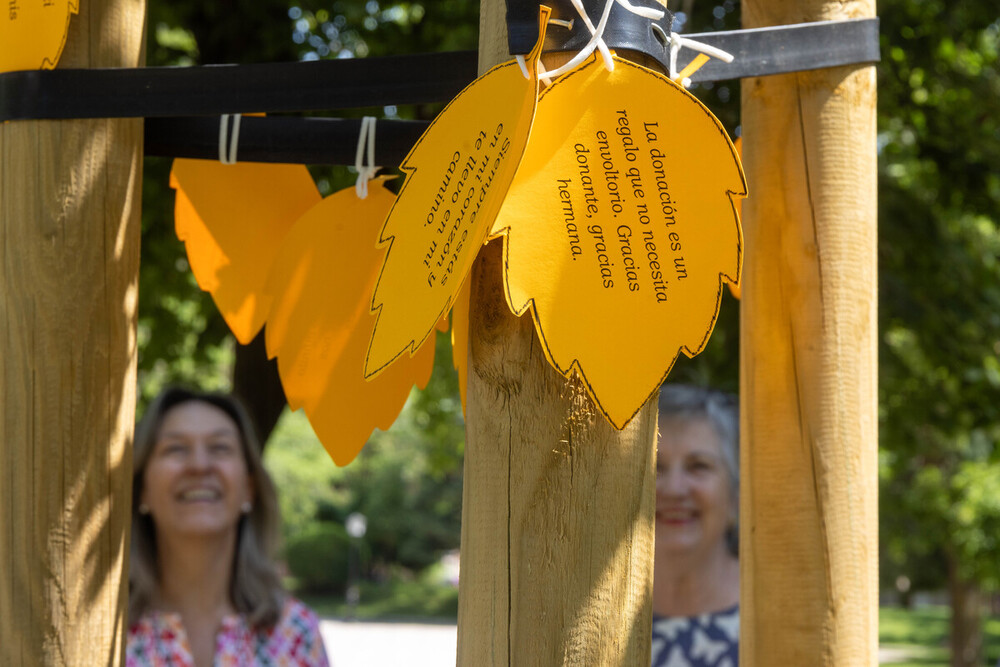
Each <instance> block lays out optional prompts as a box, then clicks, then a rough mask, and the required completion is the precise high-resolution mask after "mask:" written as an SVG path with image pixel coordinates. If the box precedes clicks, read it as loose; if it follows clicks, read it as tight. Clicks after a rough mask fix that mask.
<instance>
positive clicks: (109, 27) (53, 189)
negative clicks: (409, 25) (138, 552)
mask: <svg viewBox="0 0 1000 667" xmlns="http://www.w3.org/2000/svg"><path fill="white" fill-rule="evenodd" d="M144 21H145V3H144V0H85V1H84V2H81V3H80V14H79V15H78V16H74V17H73V18H72V20H71V21H70V34H69V38H68V40H67V44H66V48H65V50H64V52H63V56H62V61H61V63H60V67H116V66H117V67H135V66H139V65H141V64H142V58H143V34H144ZM141 177H142V121H141V120H139V119H130V120H76V121H16V122H9V123H4V124H0V258H2V259H0V410H2V411H3V430H2V433H0V505H2V506H3V520H2V521H0V563H3V567H2V568H0V664H4V665H112V664H119V663H120V662H122V659H123V656H124V629H125V612H126V600H127V583H126V582H127V578H126V563H127V553H128V544H129V542H128V524H129V519H130V515H131V511H130V498H131V473H132V463H131V444H130V443H131V437H132V425H133V422H134V418H135V362H136V302H137V290H138V268H139V226H140V220H139V208H140V191H141Z"/></svg>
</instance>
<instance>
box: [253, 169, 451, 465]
mask: <svg viewBox="0 0 1000 667" xmlns="http://www.w3.org/2000/svg"><path fill="white" fill-rule="evenodd" d="M386 178H387V177H380V178H377V179H375V180H374V181H373V182H371V183H370V184H369V186H368V197H367V198H366V199H360V198H358V196H357V195H356V194H355V190H354V188H353V187H351V188H348V189H346V190H341V191H340V192H337V193H335V194H333V195H331V196H330V197H327V198H326V199H324V200H323V201H322V203H320V204H319V205H317V206H315V207H313V208H312V209H311V210H310V211H309V212H308V213H306V214H305V215H304V216H302V218H301V219H299V221H298V222H297V223H296V224H295V227H294V228H293V229H292V230H291V232H289V234H288V236H287V237H286V238H285V241H284V243H283V244H282V246H281V250H280V251H279V252H278V256H277V257H276V258H275V261H274V265H273V266H272V268H271V275H270V276H269V278H268V282H267V286H266V292H267V293H268V294H269V295H270V297H271V298H272V299H273V301H272V306H271V313H270V315H269V316H268V320H267V329H266V330H265V336H266V340H267V350H268V354H269V355H270V356H272V357H273V356H277V357H278V373H279V374H280V376H281V383H282V385H283V386H284V388H285V394H286V395H287V397H288V402H289V405H290V406H292V408H293V409H297V408H298V407H304V408H305V411H306V416H307V417H308V418H309V422H310V423H311V424H312V426H313V429H314V430H315V431H316V435H317V436H318V437H319V439H320V442H322V443H323V446H324V447H326V450H327V451H328V452H329V453H330V456H331V457H332V458H333V460H334V462H335V463H336V464H337V465H347V464H348V463H350V462H351V461H352V460H353V459H354V457H355V456H357V454H358V452H359V451H360V450H361V448H362V447H363V446H364V444H365V442H366V441H367V440H368V436H369V435H370V434H371V432H372V429H373V428H380V429H383V430H385V429H387V428H389V427H390V426H391V425H392V423H393V421H395V419H396V417H397V416H398V415H399V411H400V410H401V409H402V408H403V405H404V403H406V399H407V397H408V396H409V394H410V389H411V387H412V386H413V385H414V384H417V385H418V386H420V387H424V386H425V385H426V384H427V380H428V379H429V378H430V375H431V371H432V370H433V367H434V339H433V338H431V339H430V340H429V341H428V342H427V343H426V344H425V345H423V346H421V347H420V348H419V349H418V350H417V353H416V354H414V355H413V356H412V357H411V356H410V355H409V354H406V355H404V356H403V357H401V358H400V359H398V360H397V361H396V363H395V364H393V365H392V366H391V367H390V368H388V369H386V371H385V372H384V373H382V374H380V375H379V376H378V377H376V378H373V379H372V380H371V381H368V380H366V379H365V375H364V366H365V353H366V352H367V350H368V341H369V340H370V339H371V334H372V329H373V328H374V326H375V316H374V315H373V314H372V313H371V312H370V310H369V305H370V304H371V293H372V289H373V288H374V286H375V279H376V277H377V276H378V269H379V267H380V266H381V265H382V259H383V257H384V255H385V251H384V250H383V249H381V248H379V247H377V245H376V239H377V238H378V230H379V227H380V226H381V225H382V222H383V221H384V220H385V216H386V214H387V213H388V212H389V208H390V207H391V206H392V202H393V200H394V197H393V195H392V193H391V192H389V191H388V190H386V189H385V187H384V186H383V183H384V181H385V180H386Z"/></svg>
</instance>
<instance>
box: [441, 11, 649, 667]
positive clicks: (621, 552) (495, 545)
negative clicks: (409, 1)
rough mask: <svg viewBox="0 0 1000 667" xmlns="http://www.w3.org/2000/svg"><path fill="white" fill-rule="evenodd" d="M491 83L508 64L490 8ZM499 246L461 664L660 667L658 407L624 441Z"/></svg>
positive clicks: (479, 347) (465, 550) (467, 519)
mask: <svg viewBox="0 0 1000 667" xmlns="http://www.w3.org/2000/svg"><path fill="white" fill-rule="evenodd" d="M481 7H482V14H481V19H480V40H481V41H480V69H481V70H485V69H487V68H489V67H490V66H492V65H494V64H496V63H498V62H500V61H503V60H506V59H507V58H509V55H508V51H507V32H506V23H505V13H504V12H505V5H504V2H503V1H502V0H484V1H483V2H482V5H481ZM501 265H502V262H501V256H500V244H499V243H496V242H494V243H491V244H490V245H489V246H487V247H486V248H485V249H484V251H483V253H482V254H481V256H480V259H479V260H478V261H477V263H476V265H475V266H474V268H473V273H472V276H471V280H472V295H473V296H472V307H471V316H470V341H469V354H470V368H471V370H470V373H469V384H468V400H467V409H468V425H467V445H466V452H465V491H464V497H463V509H462V578H461V589H460V593H459V622H458V663H459V664H460V665H463V666H470V665H474V666H478V665H512V664H514V665H602V667H606V666H615V665H627V666H629V667H632V666H635V665H643V664H647V665H648V664H649V660H650V642H651V618H652V574H653V518H654V508H655V471H654V458H655V442H654V440H655V430H656V411H655V405H653V404H650V405H647V406H646V407H645V408H644V409H643V410H642V411H641V412H640V413H639V415H638V416H636V418H635V419H634V420H633V421H632V422H631V423H630V424H629V425H628V427H627V428H626V429H625V430H624V431H620V432H619V431H615V430H614V429H613V428H612V427H611V426H609V425H608V424H607V422H606V421H605V420H604V418H603V417H602V416H601V414H600V413H599V412H598V411H597V410H596V409H595V407H594V406H593V404H592V402H591V400H590V398H589V397H588V396H587V393H586V390H585V389H584V387H583V385H582V383H580V382H577V381H572V380H569V381H567V380H566V379H565V378H563V377H562V376H561V375H559V374H558V373H557V372H556V371H555V370H553V369H552V368H551V367H550V366H549V364H548V362H547V361H546V360H545V357H544V355H543V353H542V349H541V345H540V344H539V342H538V339H537V338H536V336H535V332H534V328H533V326H532V322H531V319H530V316H527V315H526V316H525V317H522V318H516V317H514V316H513V315H511V313H510V310H509V309H508V307H507V304H506V302H505V300H504V296H503V287H502V285H501V282H500V276H501Z"/></svg>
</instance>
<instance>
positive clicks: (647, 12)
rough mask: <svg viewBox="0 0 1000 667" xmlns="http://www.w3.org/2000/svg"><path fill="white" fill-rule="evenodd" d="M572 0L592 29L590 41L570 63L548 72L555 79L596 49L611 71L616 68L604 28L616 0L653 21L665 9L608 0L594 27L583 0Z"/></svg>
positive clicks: (660, 15)
mask: <svg viewBox="0 0 1000 667" xmlns="http://www.w3.org/2000/svg"><path fill="white" fill-rule="evenodd" d="M572 1H573V6H574V7H575V8H576V11H577V13H579V14H580V17H581V18H582V19H583V21H584V23H585V24H586V26H587V29H588V30H590V34H591V37H590V41H588V42H587V44H586V46H584V47H583V48H582V49H581V50H580V51H579V52H578V53H577V54H576V55H575V56H573V58H571V59H570V61H569V62H568V63H566V64H565V65H563V66H562V67H558V68H556V69H554V70H552V71H550V72H548V73H547V76H548V77H550V78H553V79H554V78H555V77H557V76H560V75H562V74H565V73H566V72H568V71H570V70H571V69H573V68H574V67H576V66H577V65H579V64H580V63H582V62H583V61H584V60H586V59H587V58H589V57H590V54H591V53H593V52H594V50H595V49H599V50H600V52H601V56H602V57H603V58H604V66H605V67H606V68H607V70H608V71H609V72H610V71H612V70H614V68H615V63H614V60H612V58H611V51H610V50H609V49H608V45H607V44H606V43H605V42H604V30H605V28H607V25H608V16H610V15H611V7H612V6H613V5H614V4H615V3H616V2H617V3H618V4H619V5H621V6H622V7H624V8H625V9H627V10H628V11H630V12H632V13H633V14H638V15H639V16H642V17H643V18H647V19H650V20H653V21H657V20H659V19H661V18H663V11H662V10H659V9H651V8H648V7H636V6H635V5H633V4H631V3H629V2H628V0H607V2H606V3H605V5H604V12H603V13H602V14H601V20H600V22H599V23H598V24H597V27H594V24H593V22H592V21H591V20H590V17H589V16H588V15H587V10H586V9H584V7H583V3H582V2H581V0H572Z"/></svg>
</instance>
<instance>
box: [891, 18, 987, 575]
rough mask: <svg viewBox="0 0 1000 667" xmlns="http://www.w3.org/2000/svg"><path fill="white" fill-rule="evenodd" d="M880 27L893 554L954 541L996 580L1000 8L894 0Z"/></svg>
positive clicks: (955, 548)
mask: <svg viewBox="0 0 1000 667" xmlns="http://www.w3.org/2000/svg"><path fill="white" fill-rule="evenodd" d="M882 33H883V36H882V43H883V49H882V50H883V63H882V66H881V69H880V77H879V86H880V88H879V97H880V107H879V146H880V160H879V179H880V188H879V196H880V217H879V222H880V230H879V231H880V235H881V239H880V244H879V261H880V272H881V279H880V296H881V303H880V305H881V317H880V329H881V340H880V343H881V349H880V354H881V366H880V371H881V388H882V391H881V408H882V411H881V433H882V444H883V452H882V459H881V463H882V465H881V472H882V479H883V487H882V497H883V503H882V507H883V526H884V529H885V530H884V533H885V536H886V542H887V544H886V547H887V549H886V553H887V555H888V556H889V557H890V558H893V559H897V560H898V559H902V558H905V557H906V555H907V552H909V551H911V550H912V551H924V552H926V551H931V550H935V549H936V548H938V547H940V548H942V549H945V550H947V551H949V552H950V553H951V555H953V556H954V557H955V558H957V559H958V560H959V562H960V563H961V567H960V570H961V572H962V573H963V575H965V576H967V577H970V578H975V579H979V580H981V581H983V582H984V583H989V584H991V585H994V586H995V585H996V584H997V583H1000V580H998V577H1000V558H998V554H1000V552H998V550H997V547H998V545H997V543H996V539H997V538H996V535H997V534H996V532H995V531H994V532H993V536H987V535H985V534H984V531H983V529H984V528H985V527H986V526H985V524H983V523H982V522H983V521H986V522H995V521H996V520H997V519H998V518H1000V515H998V514H997V510H998V509H1000V506H998V504H997V502H996V501H995V500H994V501H992V502H984V499H986V498H990V497H992V498H994V499H995V498H996V497H997V492H998V491H1000V489H998V487H997V478H998V473H997V472H996V469H995V467H996V466H997V465H998V463H1000V461H998V458H997V456H998V452H997V448H996V445H997V442H998V440H1000V261H998V257H1000V231H998V228H997V221H998V220H1000V174H998V173H997V165H1000V124H998V122H1000V120H998V116H997V114H996V113H995V109H994V108H993V107H994V106H995V102H996V100H997V99H1000V69H998V65H1000V63H998V51H1000V22H998V21H997V12H996V7H995V6H994V5H993V4H992V3H987V2H974V3H961V4H957V5H956V4H948V3H944V2H920V3H917V2H905V1H902V0H895V1H892V2H886V3H884V4H883V5H882ZM901 519H903V520H901ZM918 527H919V529H917V528H918ZM897 529H898V530H897ZM915 529H917V530H915Z"/></svg>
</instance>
